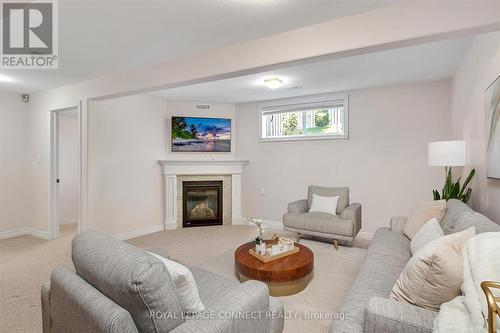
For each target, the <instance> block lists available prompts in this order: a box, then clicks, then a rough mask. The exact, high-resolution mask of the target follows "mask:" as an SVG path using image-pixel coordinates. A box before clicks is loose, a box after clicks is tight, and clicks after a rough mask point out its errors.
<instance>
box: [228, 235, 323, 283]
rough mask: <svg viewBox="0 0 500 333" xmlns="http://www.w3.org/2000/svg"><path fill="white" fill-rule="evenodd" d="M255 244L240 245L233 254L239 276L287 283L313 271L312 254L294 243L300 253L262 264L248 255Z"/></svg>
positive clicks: (304, 247)
mask: <svg viewBox="0 0 500 333" xmlns="http://www.w3.org/2000/svg"><path fill="white" fill-rule="evenodd" d="M254 246H255V242H250V243H246V244H243V245H241V246H240V247H238V248H237V249H236V251H235V252H234V263H235V265H236V269H237V271H238V272H239V273H240V274H243V275H244V276H246V277H247V278H249V279H254V280H259V281H264V282H289V281H294V280H297V279H300V278H303V277H305V276H307V275H308V274H310V273H311V272H312V271H313V269H314V254H313V253H312V251H311V250H309V249H308V248H307V247H306V246H304V245H302V244H298V243H295V246H297V247H298V248H299V249H300V251H299V252H298V253H295V254H291V255H289V256H286V257H284V258H279V259H276V260H273V261H269V262H262V261H260V260H259V259H257V258H255V257H254V256H252V255H251V254H250V253H248V250H249V249H251V248H252V247H254Z"/></svg>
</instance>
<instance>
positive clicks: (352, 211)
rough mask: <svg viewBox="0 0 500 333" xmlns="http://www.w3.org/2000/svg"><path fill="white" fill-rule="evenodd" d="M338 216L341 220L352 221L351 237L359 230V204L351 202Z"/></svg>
mask: <svg viewBox="0 0 500 333" xmlns="http://www.w3.org/2000/svg"><path fill="white" fill-rule="evenodd" d="M340 218H341V219H343V220H350V221H354V224H353V225H354V230H353V237H355V236H356V235H357V234H358V232H359V231H360V230H361V204H359V203H352V204H350V205H349V206H348V207H346V208H345V209H344V211H343V212H342V214H341V215H340Z"/></svg>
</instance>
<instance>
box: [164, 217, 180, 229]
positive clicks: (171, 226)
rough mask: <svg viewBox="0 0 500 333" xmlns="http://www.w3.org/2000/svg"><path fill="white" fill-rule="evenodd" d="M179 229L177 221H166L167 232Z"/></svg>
mask: <svg viewBox="0 0 500 333" xmlns="http://www.w3.org/2000/svg"><path fill="white" fill-rule="evenodd" d="M174 229H177V220H173V219H172V220H166V221H165V230H174Z"/></svg>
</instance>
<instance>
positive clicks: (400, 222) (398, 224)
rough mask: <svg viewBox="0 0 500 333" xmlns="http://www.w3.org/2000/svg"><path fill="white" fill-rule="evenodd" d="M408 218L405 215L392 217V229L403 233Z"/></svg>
mask: <svg viewBox="0 0 500 333" xmlns="http://www.w3.org/2000/svg"><path fill="white" fill-rule="evenodd" d="M407 220H408V218H407V217H404V216H393V217H391V231H392V232H395V233H397V234H402V233H403V229H404V228H405V224H406V221H407Z"/></svg>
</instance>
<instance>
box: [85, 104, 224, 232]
mask: <svg viewBox="0 0 500 333" xmlns="http://www.w3.org/2000/svg"><path fill="white" fill-rule="evenodd" d="M195 105H196V103H194V102H167V101H165V100H164V99H162V98H160V97H155V96H151V95H136V96H130V97H122V98H116V99H111V100H106V101H100V102H96V103H94V104H93V108H92V111H91V112H90V115H89V211H88V213H89V215H88V228H89V229H94V230H100V231H103V232H107V233H110V234H112V235H121V234H124V233H129V232H133V231H137V230H140V229H144V228H150V227H156V226H161V225H162V224H163V222H164V220H163V187H162V186H163V185H162V184H163V180H162V175H161V170H160V166H159V165H158V163H157V161H158V160H165V159H199V158H203V159H206V158H210V159H227V158H231V157H234V152H233V153H231V154H193V153H188V154H186V153H172V152H170V138H169V133H170V130H169V127H170V118H171V116H172V115H191V116H207V117H211V116H217V117H227V118H234V105H230V104H210V105H211V108H210V110H208V111H203V110H201V111H197V110H196V109H195Z"/></svg>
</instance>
